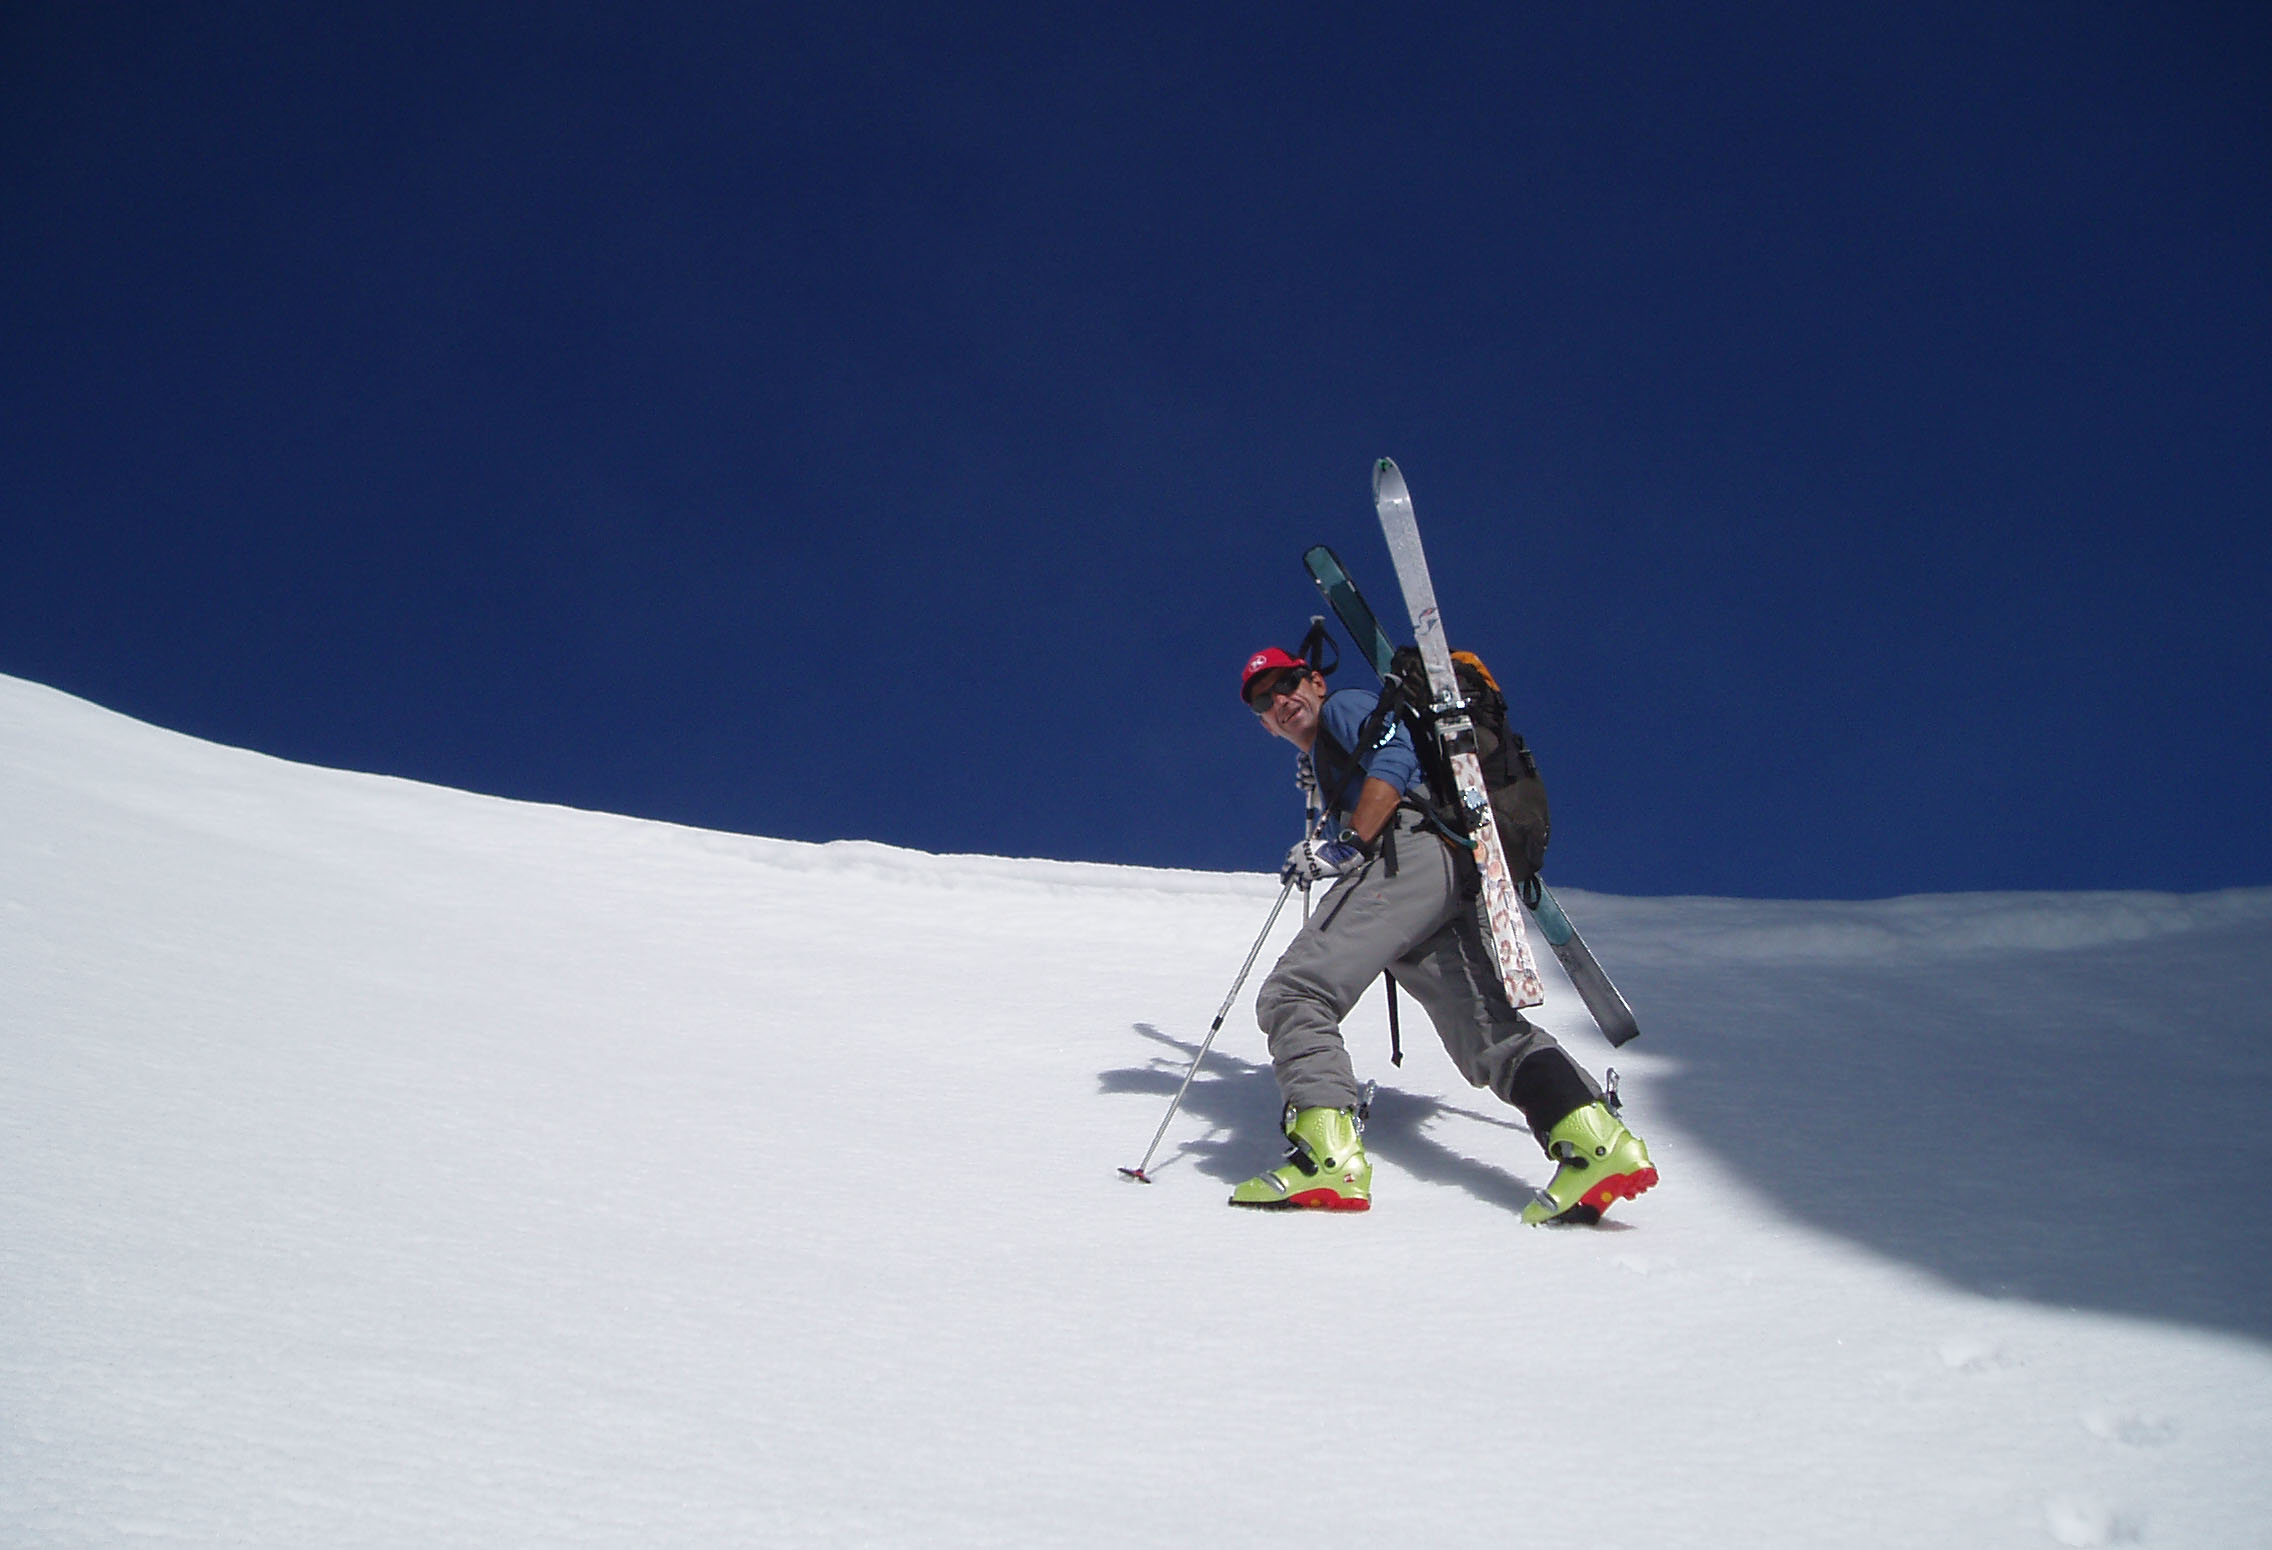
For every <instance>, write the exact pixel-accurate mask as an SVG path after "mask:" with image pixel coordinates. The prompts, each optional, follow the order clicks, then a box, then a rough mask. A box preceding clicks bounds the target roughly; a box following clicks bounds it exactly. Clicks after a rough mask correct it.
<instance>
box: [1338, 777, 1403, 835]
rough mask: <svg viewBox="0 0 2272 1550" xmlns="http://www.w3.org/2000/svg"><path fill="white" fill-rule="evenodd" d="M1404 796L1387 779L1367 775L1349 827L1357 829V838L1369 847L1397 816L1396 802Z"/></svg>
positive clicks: (1358, 795)
mask: <svg viewBox="0 0 2272 1550" xmlns="http://www.w3.org/2000/svg"><path fill="white" fill-rule="evenodd" d="M1402 800H1404V799H1403V797H1402V796H1401V795H1400V794H1399V793H1398V791H1397V789H1396V788H1395V787H1394V786H1392V785H1390V784H1389V783H1388V782H1387V781H1385V780H1380V779H1377V778H1375V777H1374V776H1371V775H1368V776H1366V777H1365V789H1364V790H1362V791H1360V792H1359V793H1358V794H1357V810H1356V811H1355V812H1353V813H1351V814H1350V815H1349V827H1350V828H1352V829H1354V830H1356V831H1357V838H1358V839H1360V840H1362V841H1363V842H1364V843H1365V846H1366V848H1367V849H1370V848H1371V847H1372V843H1373V841H1375V840H1377V839H1379V838H1380V834H1381V830H1383V829H1385V828H1387V827H1388V826H1389V820H1390V819H1392V818H1394V817H1395V816H1396V804H1397V803H1399V802H1401V801H1402Z"/></svg>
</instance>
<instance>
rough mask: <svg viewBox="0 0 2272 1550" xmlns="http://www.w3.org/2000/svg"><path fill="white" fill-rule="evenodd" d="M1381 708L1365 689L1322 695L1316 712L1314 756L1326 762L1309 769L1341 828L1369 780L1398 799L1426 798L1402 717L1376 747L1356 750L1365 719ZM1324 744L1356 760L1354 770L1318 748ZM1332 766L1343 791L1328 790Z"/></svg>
mask: <svg viewBox="0 0 2272 1550" xmlns="http://www.w3.org/2000/svg"><path fill="white" fill-rule="evenodd" d="M1380 702H1381V697H1380V696H1379V695H1377V694H1375V693H1374V692H1373V691H1372V690H1370V689H1341V690H1338V691H1336V692H1335V693H1332V694H1329V695H1327V696H1326V699H1325V704H1324V705H1323V706H1322V707H1321V708H1320V709H1319V711H1318V718H1317V719H1318V724H1319V726H1320V727H1321V729H1322V732H1321V735H1320V738H1319V742H1320V745H1321V746H1320V749H1319V751H1320V752H1323V753H1325V757H1324V758H1323V759H1322V760H1320V759H1315V758H1313V759H1312V761H1311V767H1312V769H1313V770H1315V771H1316V772H1317V775H1318V777H1319V793H1318V794H1319V797H1320V798H1321V799H1322V800H1323V801H1324V803H1325V807H1326V811H1327V812H1328V813H1330V814H1332V815H1333V816H1334V819H1335V821H1336V822H1337V823H1346V822H1347V821H1348V820H1349V818H1350V817H1351V816H1352V815H1353V814H1354V813H1355V812H1356V810H1357V798H1358V797H1359V796H1361V795H1362V794H1363V793H1364V789H1365V777H1366V776H1368V775H1369V776H1371V777H1372V778H1373V779H1375V780H1383V781H1386V782H1388V784H1389V785H1391V786H1393V787H1394V788H1395V789H1396V790H1397V792H1398V793H1399V794H1402V793H1404V792H1408V791H1410V792H1418V793H1419V794H1420V795H1421V796H1422V797H1423V798H1425V797H1426V796H1427V795H1428V778H1427V776H1425V775H1423V774H1422V773H1421V772H1420V756H1419V754H1418V753H1416V752H1415V751H1414V750H1413V747H1412V734H1411V733H1410V732H1408V731H1406V730H1405V726H1404V721H1403V718H1402V717H1392V718H1391V719H1390V722H1389V729H1388V730H1389V736H1388V738H1387V739H1386V740H1385V741H1383V742H1381V743H1380V745H1379V746H1378V747H1375V748H1359V747H1358V746H1357V745H1358V743H1359V742H1360V741H1361V734H1362V733H1363V731H1364V726H1365V718H1366V717H1368V716H1370V715H1371V714H1372V713H1373V709H1374V707H1375V706H1377V705H1379V704H1380ZM1327 738H1330V739H1332V741H1333V743H1334V744H1335V745H1336V746H1337V747H1338V748H1339V749H1341V750H1342V752H1343V754H1344V755H1347V754H1352V753H1353V754H1355V755H1356V760H1355V765H1354V767H1353V768H1350V767H1349V761H1348V759H1347V758H1346V757H1336V756H1335V755H1334V754H1333V753H1332V752H1330V751H1327V750H1325V749H1324V748H1323V747H1322V745H1323V743H1324V741H1325V739H1327ZM1337 765H1339V766H1342V767H1343V768H1344V769H1345V771H1346V773H1345V777H1344V778H1343V779H1342V780H1341V781H1340V782H1339V783H1338V784H1339V785H1340V787H1341V788H1342V789H1339V790H1335V789H1331V788H1332V785H1333V784H1334V782H1333V779H1332V777H1333V771H1334V767H1335V766H1337Z"/></svg>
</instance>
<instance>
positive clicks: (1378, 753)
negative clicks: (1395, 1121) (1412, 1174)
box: [1231, 646, 1657, 1223]
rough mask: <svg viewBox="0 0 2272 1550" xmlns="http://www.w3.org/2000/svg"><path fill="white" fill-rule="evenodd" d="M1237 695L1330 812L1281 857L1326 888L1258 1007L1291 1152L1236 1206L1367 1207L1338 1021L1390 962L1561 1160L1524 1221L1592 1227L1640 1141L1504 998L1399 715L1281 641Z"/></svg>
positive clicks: (1626, 1187)
mask: <svg viewBox="0 0 2272 1550" xmlns="http://www.w3.org/2000/svg"><path fill="white" fill-rule="evenodd" d="M1240 689H1241V693H1242V694H1243V695H1244V697H1245V699H1246V702H1247V707H1248V709H1250V710H1252V711H1253V712H1254V713H1255V714H1256V715H1257V716H1259V717H1260V718H1261V720H1262V725H1263V727H1264V729H1265V730H1267V731H1268V732H1269V733H1270V734H1271V736H1273V737H1279V738H1283V739H1285V740H1286V741H1287V742H1289V743H1292V744H1293V745H1294V747H1295V748H1296V749H1298V750H1300V758H1299V760H1298V765H1297V768H1298V772H1299V775H1300V778H1301V780H1302V783H1303V789H1304V790H1305V791H1311V792H1314V793H1315V799H1316V800H1315V805H1316V806H1318V807H1319V808H1321V809H1322V810H1323V812H1324V814H1325V821H1324V823H1323V825H1322V826H1320V829H1319V831H1318V832H1316V833H1312V834H1307V835H1304V836H1303V837H1302V841H1301V843H1300V844H1298V845H1296V846H1295V847H1294V848H1293V850H1291V851H1290V852H1288V853H1287V856H1286V865H1285V869H1284V871H1283V873H1282V874H1281V875H1282V876H1284V877H1285V878H1287V879H1288V880H1290V881H1294V882H1299V883H1303V884H1309V883H1315V882H1321V881H1324V880H1325V879H1328V878H1331V879H1334V883H1333V889H1332V891H1331V892H1330V893H1328V894H1327V895H1326V896H1325V898H1324V900H1323V901H1322V902H1321V903H1320V904H1319V905H1318V907H1317V909H1316V910H1315V912H1314V913H1312V914H1311V916H1310V918H1309V920H1308V921H1307V922H1306V923H1305V924H1304V925H1303V927H1302V929H1301V932H1300V934H1298V935H1297V936H1296V937H1295V938H1294V940H1293V942H1292V944H1291V945H1290V946H1288V947H1287V949H1286V952H1285V955H1284V956H1283V957H1281V958H1280V959H1279V960H1278V964H1277V967H1276V968H1274V969H1272V970H1271V971H1270V977H1269V979H1268V980H1266V981H1265V982H1264V983H1263V986H1262V993H1261V995H1260V996H1259V997H1258V998H1257V999H1256V1002H1255V1016H1256V1017H1257V1018H1258V1019H1259V1020H1260V1022H1261V1024H1262V1030H1263V1032H1264V1033H1265V1034H1267V1035H1268V1036H1269V1040H1270V1059H1271V1064H1272V1066H1273V1067H1274V1069H1275V1070H1276V1072H1277V1076H1278V1088H1279V1092H1280V1093H1281V1094H1282V1095H1283V1097H1284V1098H1285V1103H1286V1107H1285V1117H1284V1126H1285V1131H1286V1136H1287V1148H1286V1151H1287V1161H1286V1163H1285V1164H1284V1165H1283V1166H1281V1167H1278V1168H1274V1169H1272V1170H1271V1171H1270V1172H1268V1173H1264V1174H1259V1175H1257V1176H1256V1177H1254V1178H1251V1179H1248V1180H1247V1181H1246V1182H1245V1183H1243V1184H1241V1185H1239V1186H1238V1187H1237V1188H1236V1189H1235V1190H1233V1191H1232V1192H1231V1204H1233V1205H1243V1206H1279V1207H1299V1206H1306V1207H1311V1208H1314V1209H1320V1210H1329V1211H1362V1210H1365V1209H1367V1208H1368V1207H1369V1206H1370V1205H1371V1204H1372V1177H1373V1166H1372V1163H1371V1162H1370V1161H1368V1160H1367V1159H1366V1157H1365V1148H1364V1143H1363V1142H1362V1141H1360V1140H1359V1139H1358V1135H1357V1124H1356V1105H1357V1103H1358V1101H1359V1098H1360V1093H1359V1090H1358V1086H1357V1077H1356V1073H1355V1071H1354V1070H1353V1069H1352V1068H1351V1066H1350V1064H1349V1051H1348V1049H1347V1048H1346V1047H1345V1046H1344V1045H1343V1043H1342V1040H1341V1019H1342V1018H1343V1017H1345V1016H1347V1015H1348V1012H1349V1009H1350V1008H1351V1007H1352V1006H1354V1005H1356V1003H1357V998H1358V997H1359V996H1361V995H1363V994H1364V991H1365V987H1367V986H1368V985H1370V984H1371V983H1372V982H1373V980H1374V979H1375V978H1377V977H1378V976H1379V975H1380V974H1381V972H1382V971H1383V970H1387V971H1388V972H1389V973H1391V974H1393V975H1395V976H1396V983H1397V984H1398V985H1399V986H1400V987H1402V988H1403V989H1404V990H1406V991H1408V992H1409V993H1410V994H1411V996H1412V998H1413V999H1414V1000H1415V1001H1418V1002H1419V1003H1420V1005H1421V1007H1422V1008H1423V1009H1425V1010H1426V1012H1427V1014H1428V1020H1429V1021H1430V1022H1431V1023H1433V1024H1434V1025H1435V1028H1436V1035H1437V1037H1438V1038H1440V1039H1442V1040H1443V1044H1444V1049H1445V1052H1446V1053H1448V1054H1449V1055H1450V1056H1451V1058H1452V1064H1453V1065H1454V1066H1456V1067H1458V1069H1459V1073H1460V1075H1462V1076H1464V1077H1465V1078H1467V1080H1468V1081H1469V1082H1470V1083H1471V1084H1473V1085H1474V1086H1477V1087H1487V1088H1489V1089H1490V1090H1491V1091H1492V1092H1493V1093H1494V1094H1496V1095H1497V1096H1498V1097H1499V1098H1500V1099H1501V1100H1503V1101H1504V1102H1507V1103H1510V1104H1513V1105H1514V1106H1515V1107H1516V1108H1517V1109H1519V1110H1521V1111H1522V1115H1523V1118H1524V1119H1525V1120H1526V1121H1527V1122H1528V1123H1529V1125H1530V1129H1531V1133H1532V1134H1533V1135H1534V1136H1536V1137H1537V1138H1538V1140H1539V1144H1540V1145H1542V1146H1543V1147H1545V1148H1546V1153H1547V1155H1548V1156H1549V1157H1551V1158H1553V1159H1554V1160H1555V1162H1556V1163H1557V1164H1558V1166H1557V1167H1556V1169H1555V1172H1554V1177H1553V1179H1552V1180H1551V1181H1550V1182H1549V1183H1548V1184H1547V1186H1546V1188H1545V1189H1544V1190H1542V1191H1540V1192H1539V1195H1538V1198H1537V1199H1535V1200H1534V1201H1533V1202H1532V1203H1531V1204H1530V1205H1528V1206H1526V1207H1524V1208H1523V1220H1524V1221H1526V1222H1531V1223H1539V1222H1592V1221H1596V1220H1598V1219H1599V1218H1600V1215H1601V1213H1602V1211H1603V1210H1605V1209H1606V1208H1607V1207H1608V1206H1609V1204H1610V1203H1611V1202H1612V1201H1614V1200H1630V1199H1632V1198H1633V1197H1635V1196H1636V1195H1639V1194H1640V1193H1641V1192H1642V1191H1643V1190H1645V1189H1648V1188H1649V1187H1650V1186H1651V1185H1653V1184H1655V1183H1656V1182H1657V1170H1656V1169H1655V1168H1654V1167H1653V1166H1651V1165H1650V1162H1649V1153H1648V1149H1647V1148H1646V1147H1644V1146H1643V1145H1642V1144H1641V1140H1640V1138H1639V1137H1638V1136H1636V1135H1634V1134H1633V1133H1632V1132H1631V1131H1629V1130H1627V1129H1626V1128H1625V1125H1624V1123H1623V1121H1621V1120H1619V1119H1618V1117H1617V1116H1616V1114H1614V1113H1613V1112H1612V1111H1611V1110H1610V1108H1609V1106H1608V1104H1607V1103H1605V1102H1604V1101H1603V1098H1602V1091H1601V1088H1600V1087H1599V1086H1597V1085H1596V1084H1595V1082H1594V1079H1593V1078H1592V1077H1590V1076H1588V1075H1587V1074H1586V1073H1585V1072H1584V1071H1583V1070H1581V1069H1580V1068H1579V1066H1578V1064H1577V1062H1576V1061H1574V1060H1572V1059H1571V1058H1570V1057H1569V1055H1567V1054H1566V1053H1564V1051H1563V1049H1562V1047H1561V1046H1560V1045H1558V1044H1556V1043H1555V1042H1554V1038H1553V1036H1552V1035H1551V1034H1549V1033H1547V1032H1546V1031H1545V1030H1544V1029H1543V1028H1540V1027H1539V1026H1538V1025H1537V1024H1535V1023H1532V1022H1531V1021H1529V1020H1528V1019H1527V1018H1525V1017H1524V1016H1523V1015H1522V1014H1521V1013H1520V1012H1517V1011H1516V1010H1515V1009H1514V1007H1513V1006H1512V1005H1511V1004H1509V1002H1508V1000H1507V994H1506V990H1505V988H1504V987H1503V985H1502V984H1501V982H1500V978H1499V970H1498V965H1497V964H1496V962H1495V961H1494V960H1493V958H1492V956H1491V947H1490V943H1489V941H1488V939H1487V938H1486V936H1485V934H1484V930H1483V925H1482V922H1481V918H1480V911H1479V907H1478V899H1479V895H1480V884H1479V881H1478V877H1477V872H1476V866H1475V862H1474V859H1473V857H1472V854H1471V853H1470V852H1469V850H1468V848H1467V845H1466V843H1465V841H1464V840H1463V839H1461V838H1459V837H1458V836H1457V835H1455V834H1452V833H1450V832H1448V831H1447V830H1446V829H1445V827H1444V824H1443V822H1442V821H1441V819H1439V818H1438V817H1437V816H1436V815H1435V814H1434V812H1432V811H1431V806H1430V804H1431V799H1432V798H1433V797H1434V795H1435V793H1433V792H1431V791H1430V790H1429V788H1428V782H1427V779H1426V777H1425V775H1424V774H1423V772H1422V770H1421V767H1420V760H1419V756H1418V754H1417V753H1416V752H1415V750H1414V749H1413V746H1412V736H1411V734H1410V733H1409V732H1408V731H1406V730H1405V728H1404V727H1403V726H1402V725H1401V724H1400V723H1398V722H1397V721H1396V720H1395V718H1393V717H1392V718H1389V724H1388V725H1387V726H1385V727H1383V726H1378V725H1371V724H1369V718H1370V717H1371V716H1372V714H1373V711H1374V709H1375V707H1376V706H1377V705H1378V704H1379V697H1378V696H1377V695H1375V694H1373V693H1372V692H1371V691H1370V690H1365V689H1343V690H1341V691H1340V692H1339V693H1335V694H1329V693H1328V692H1327V690H1326V686H1325V678H1324V676H1323V675H1322V674H1320V673H1319V672H1318V671H1317V670H1316V669H1315V668H1313V667H1312V666H1310V664H1309V663H1307V662H1304V661H1302V660H1300V659H1299V658H1297V657H1294V656H1292V655H1290V654H1288V653H1287V652H1285V651H1282V650H1280V649H1278V648H1277V647H1275V646H1273V647H1271V648H1269V649H1268V650H1264V651H1258V652H1256V653H1255V654H1254V655H1253V656H1252V657H1250V658H1249V659H1248V660H1247V664H1246V673H1245V677H1244V679H1243V681H1242V683H1241V686H1240Z"/></svg>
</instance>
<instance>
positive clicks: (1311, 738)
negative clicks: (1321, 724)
mask: <svg viewBox="0 0 2272 1550" xmlns="http://www.w3.org/2000/svg"><path fill="white" fill-rule="evenodd" d="M1246 702H1247V704H1248V705H1249V706H1250V707H1251V708H1253V709H1254V711H1255V712H1256V713H1257V714H1258V715H1259V716H1260V718H1261V721H1262V725H1263V729H1264V730H1265V731H1267V732H1268V733H1270V735H1271V736H1273V737H1282V738H1284V739H1285V740H1286V741H1287V742H1289V743H1292V744H1293V745H1294V746H1295V747H1297V748H1299V749H1301V750H1303V751H1304V752H1305V753H1306V752H1308V750H1309V749H1310V747H1311V745H1313V744H1314V743H1316V742H1317V713H1318V707H1320V706H1321V705H1323V704H1324V703H1325V680H1324V679H1323V678H1322V677H1320V676H1319V675H1318V674H1316V673H1313V672H1310V671H1308V670H1307V669H1304V668H1292V667H1282V668H1280V669H1278V670H1277V671H1276V672H1274V673H1269V674H1266V675H1264V676H1262V677H1259V678H1257V679H1255V681H1254V683H1253V685H1252V686H1251V688H1250V692H1249V693H1248V695H1247V697H1246Z"/></svg>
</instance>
